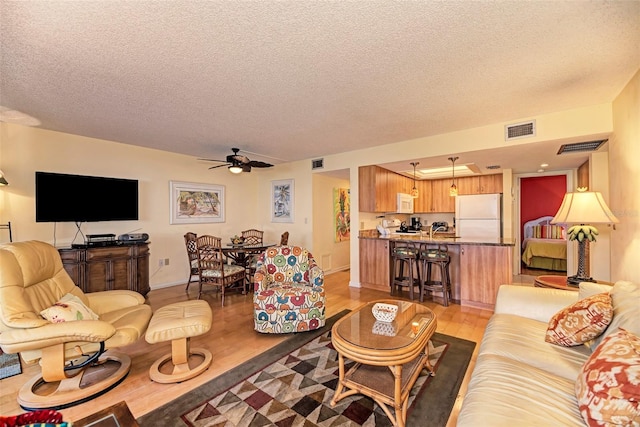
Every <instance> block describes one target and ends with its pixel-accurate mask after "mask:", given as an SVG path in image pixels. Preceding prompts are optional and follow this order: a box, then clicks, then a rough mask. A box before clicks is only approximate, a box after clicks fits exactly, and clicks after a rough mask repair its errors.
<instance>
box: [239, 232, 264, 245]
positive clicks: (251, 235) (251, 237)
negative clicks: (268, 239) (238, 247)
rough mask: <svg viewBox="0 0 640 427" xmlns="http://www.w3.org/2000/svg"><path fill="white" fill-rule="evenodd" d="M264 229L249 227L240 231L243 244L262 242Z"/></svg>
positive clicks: (258, 243)
mask: <svg viewBox="0 0 640 427" xmlns="http://www.w3.org/2000/svg"><path fill="white" fill-rule="evenodd" d="M263 234H264V231H262V230H256V229H255V228H251V229H249V230H244V231H243V232H242V238H243V239H244V244H245V245H260V244H262V235H263Z"/></svg>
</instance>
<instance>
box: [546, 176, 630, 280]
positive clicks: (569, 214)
mask: <svg viewBox="0 0 640 427" xmlns="http://www.w3.org/2000/svg"><path fill="white" fill-rule="evenodd" d="M618 222H620V221H618V218H616V217H615V215H613V213H612V212H611V210H610V209H609V207H608V206H607V204H606V203H605V201H604V199H603V198H602V194H601V193H600V192H598V191H586V187H581V188H578V191H577V192H575V193H566V194H565V195H564V199H563V200H562V204H561V205H560V209H558V212H557V213H556V215H555V216H554V217H553V219H552V220H551V224H574V225H573V226H571V227H570V228H569V229H568V230H567V237H568V238H569V240H577V241H578V272H577V273H576V275H575V276H570V277H567V283H568V284H571V285H578V284H579V283H580V282H595V280H594V279H592V278H591V277H589V276H587V273H586V271H585V255H586V246H587V241H590V242H595V241H596V236H597V235H598V229H597V228H595V227H594V226H593V225H591V224H614V223H618Z"/></svg>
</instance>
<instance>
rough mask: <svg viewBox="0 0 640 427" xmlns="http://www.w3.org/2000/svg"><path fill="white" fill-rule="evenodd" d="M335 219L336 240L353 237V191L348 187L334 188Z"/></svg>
mask: <svg viewBox="0 0 640 427" xmlns="http://www.w3.org/2000/svg"><path fill="white" fill-rule="evenodd" d="M333 220H334V231H335V241H336V242H344V241H348V240H349V239H350V238H351V192H350V190H349V189H348V188H334V189H333Z"/></svg>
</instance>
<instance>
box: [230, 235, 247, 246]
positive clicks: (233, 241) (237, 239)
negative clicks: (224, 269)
mask: <svg viewBox="0 0 640 427" xmlns="http://www.w3.org/2000/svg"><path fill="white" fill-rule="evenodd" d="M243 243H244V237H242V236H233V237H232V238H231V244H233V245H241V244H243Z"/></svg>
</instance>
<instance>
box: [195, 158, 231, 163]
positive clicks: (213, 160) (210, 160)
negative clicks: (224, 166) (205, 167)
mask: <svg viewBox="0 0 640 427" xmlns="http://www.w3.org/2000/svg"><path fill="white" fill-rule="evenodd" d="M198 160H203V161H205V162H222V163H228V162H229V160H218V159H198Z"/></svg>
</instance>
